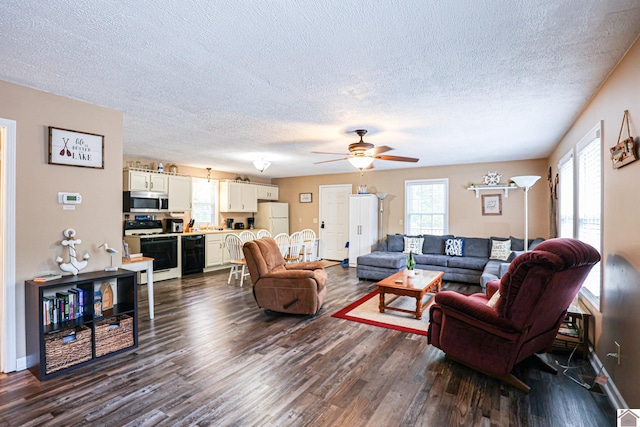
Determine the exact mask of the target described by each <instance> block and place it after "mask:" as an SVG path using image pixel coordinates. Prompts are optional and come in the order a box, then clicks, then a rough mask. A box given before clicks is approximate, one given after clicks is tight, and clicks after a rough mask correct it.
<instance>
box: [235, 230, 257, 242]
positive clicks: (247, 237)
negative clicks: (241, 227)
mask: <svg viewBox="0 0 640 427" xmlns="http://www.w3.org/2000/svg"><path fill="white" fill-rule="evenodd" d="M239 237H240V240H242V243H245V242H250V241H252V240H256V235H255V234H253V232H252V231H248V230H247V231H243V232H242V233H240V236H239Z"/></svg>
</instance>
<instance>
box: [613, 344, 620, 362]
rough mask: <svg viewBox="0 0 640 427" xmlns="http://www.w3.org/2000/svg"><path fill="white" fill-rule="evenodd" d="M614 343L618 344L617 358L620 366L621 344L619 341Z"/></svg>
mask: <svg viewBox="0 0 640 427" xmlns="http://www.w3.org/2000/svg"><path fill="white" fill-rule="evenodd" d="M614 343H615V344H616V358H617V359H618V365H620V344H618V341H614Z"/></svg>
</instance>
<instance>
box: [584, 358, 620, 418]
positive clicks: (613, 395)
mask: <svg viewBox="0 0 640 427" xmlns="http://www.w3.org/2000/svg"><path fill="white" fill-rule="evenodd" d="M589 362H591V366H592V367H593V370H594V371H595V372H596V374H597V373H598V372H601V371H600V370H601V369H602V374H604V375H606V376H607V377H608V378H609V380H608V381H607V383H606V384H605V385H604V386H602V389H603V390H604V393H605V394H606V395H607V398H608V399H609V403H611V406H613V408H614V409H629V405H627V402H625V400H624V398H623V397H622V395H621V394H620V391H619V390H618V388H617V387H616V385H615V384H614V382H613V380H612V379H611V376H610V375H609V373H608V372H607V370H606V369H605V368H604V366H603V365H602V361H600V359H599V358H598V356H597V355H596V353H595V352H593V351H591V352H590V353H589Z"/></svg>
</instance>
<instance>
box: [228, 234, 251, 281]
mask: <svg viewBox="0 0 640 427" xmlns="http://www.w3.org/2000/svg"><path fill="white" fill-rule="evenodd" d="M243 244H244V243H243V242H242V240H241V239H240V237H238V236H237V235H235V234H228V235H227V237H225V239H224V245H225V247H226V248H227V250H228V251H229V257H230V261H229V262H230V263H231V270H230V271H229V278H228V279H227V285H230V284H231V276H234V278H235V279H234V280H235V281H237V280H238V275H240V286H241V287H242V284H243V283H244V278H245V277H246V276H248V275H249V272H248V271H247V270H246V266H247V263H246V261H245V259H244V254H243V253H242V245H243Z"/></svg>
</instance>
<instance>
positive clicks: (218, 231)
mask: <svg viewBox="0 0 640 427" xmlns="http://www.w3.org/2000/svg"><path fill="white" fill-rule="evenodd" d="M260 230H261V229H260V228H254V229H251V230H249V229H246V228H245V229H244V230H233V229H230V228H225V229H223V230H199V231H188V232H186V233H162V234H161V236H198V235H201V234H227V233H238V234H240V233H242V232H243V231H251V232H253V233H254V234H255V233H257V232H258V231H260Z"/></svg>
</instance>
